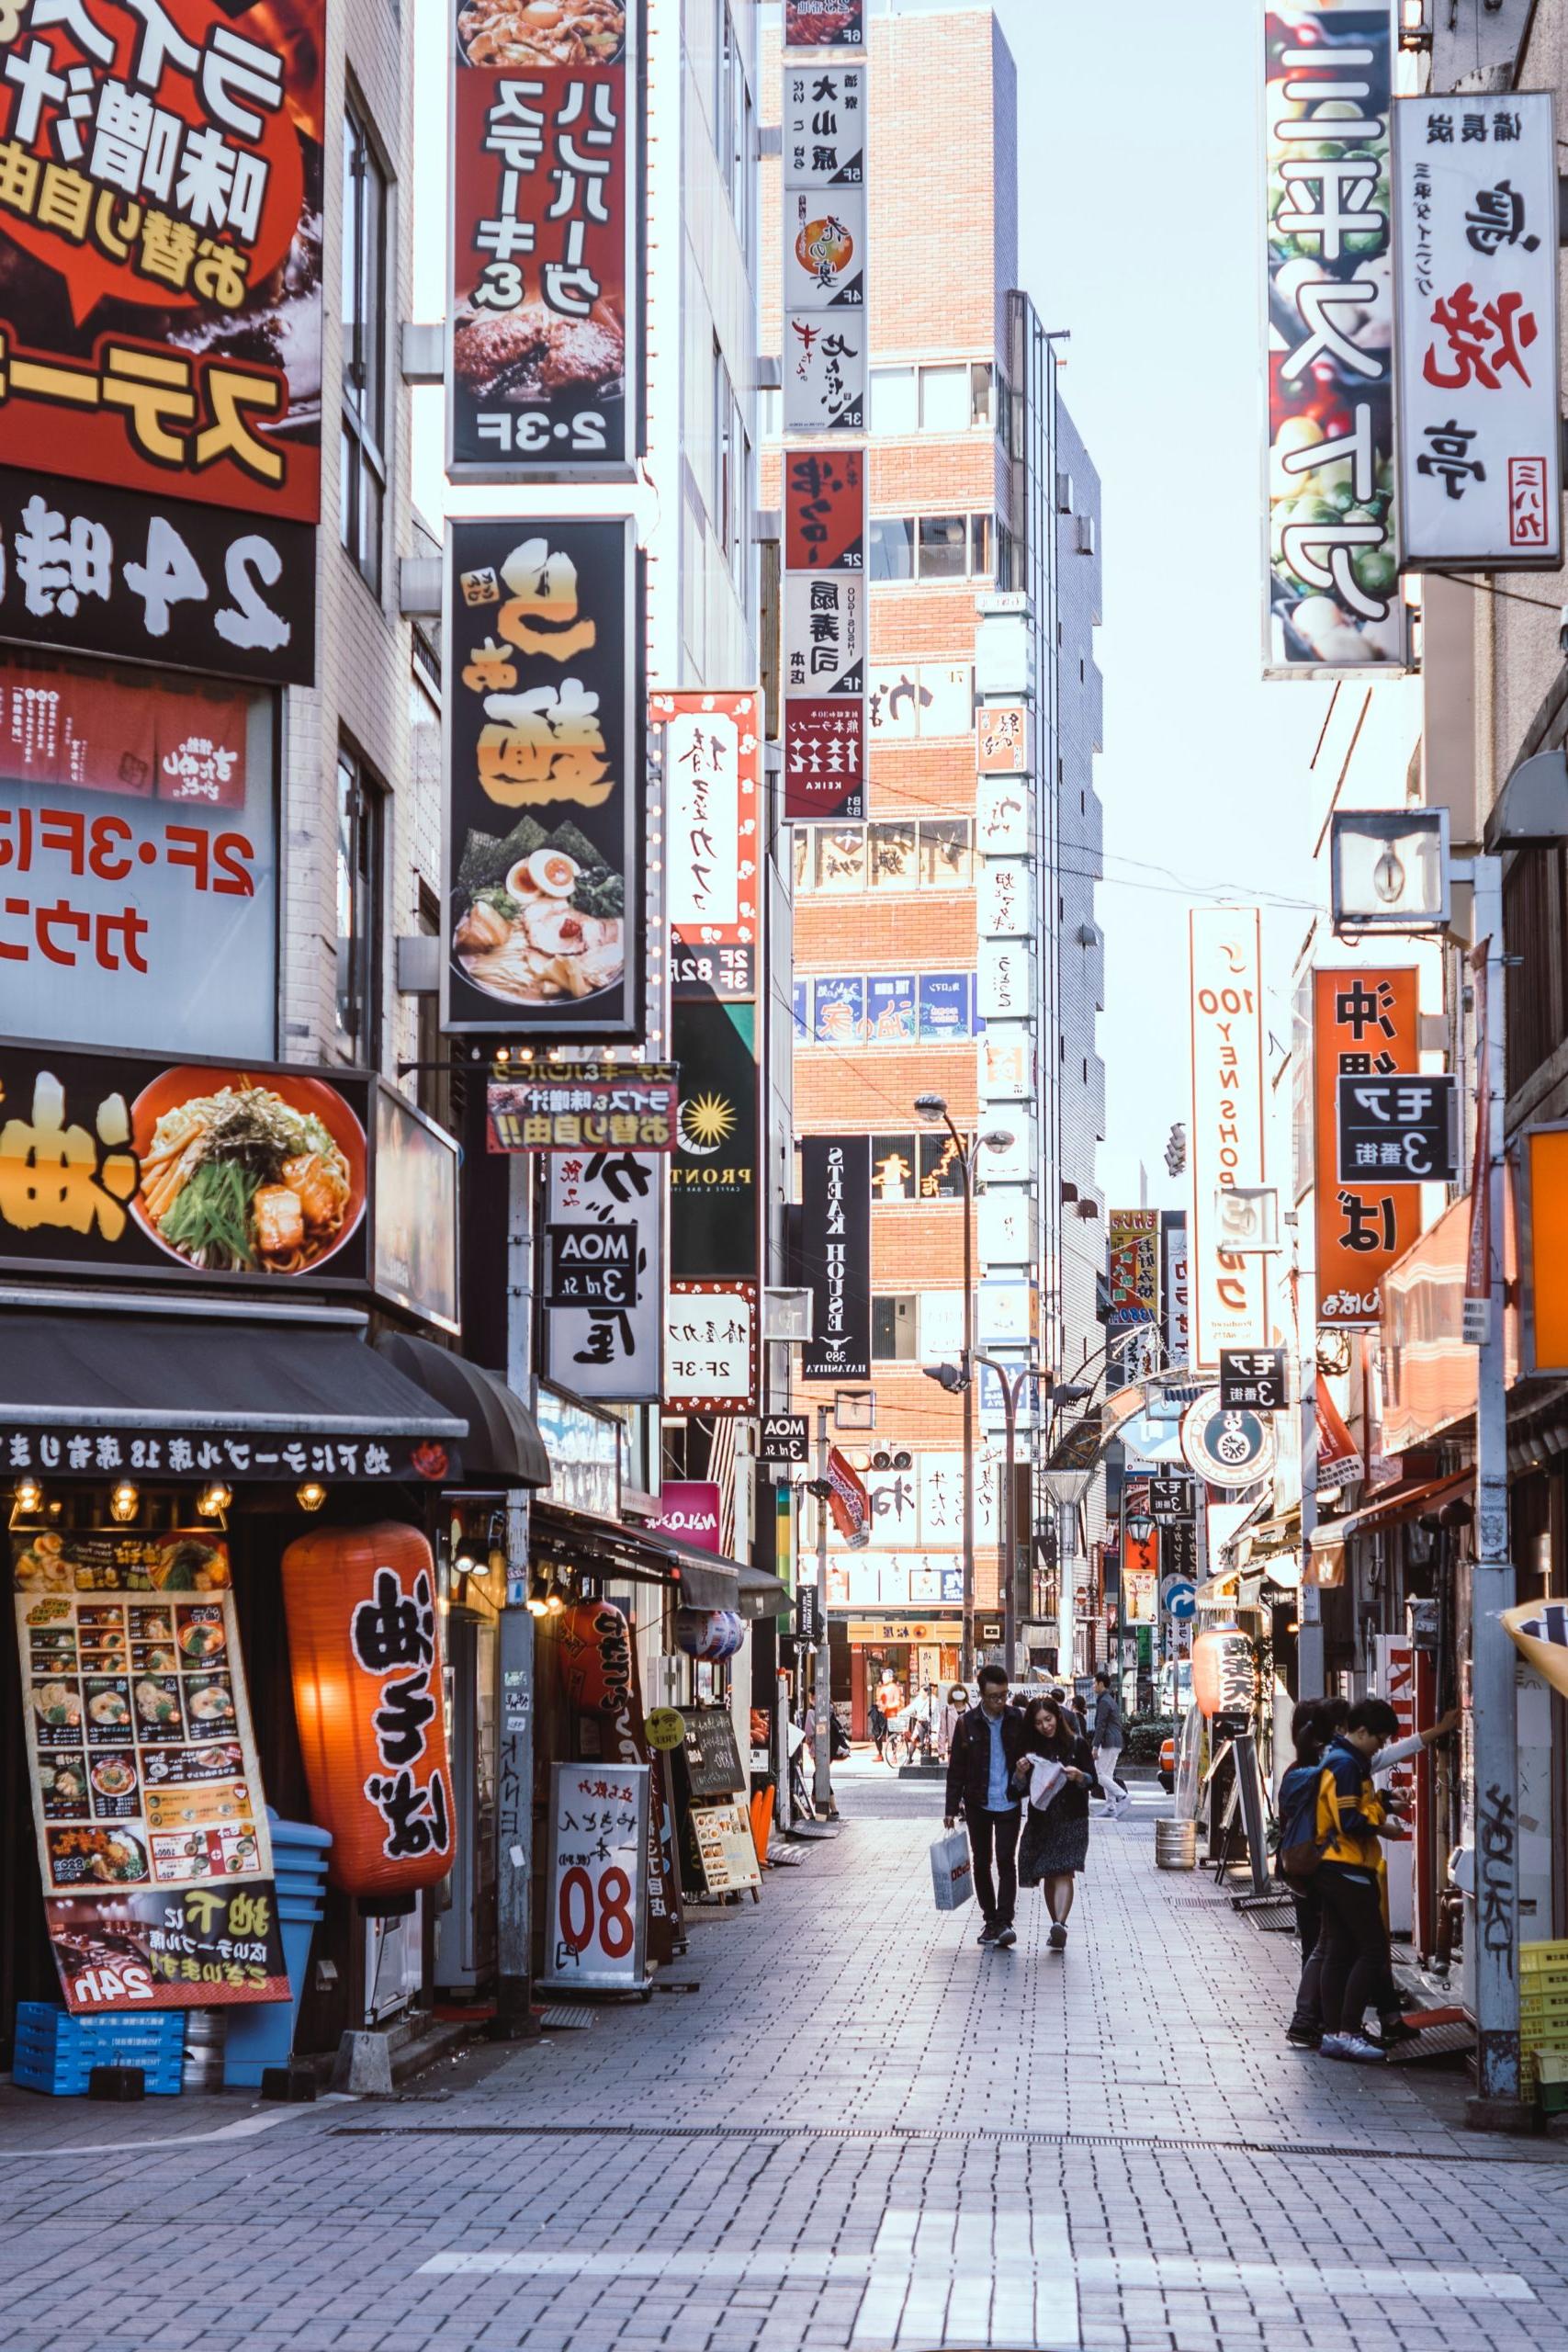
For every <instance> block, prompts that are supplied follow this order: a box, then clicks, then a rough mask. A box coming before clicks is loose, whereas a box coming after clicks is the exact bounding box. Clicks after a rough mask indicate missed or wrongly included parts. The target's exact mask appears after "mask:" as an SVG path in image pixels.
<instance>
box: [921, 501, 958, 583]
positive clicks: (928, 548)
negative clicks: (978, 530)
mask: <svg viewBox="0 0 1568 2352" xmlns="http://www.w3.org/2000/svg"><path fill="white" fill-rule="evenodd" d="M968 538H969V526H968V523H967V521H966V520H965V518H964V516H963V515H920V517H919V568H920V578H921V579H922V580H962V579H963V578H964V574H965V573H966V572H967V571H968V569H969V557H968Z"/></svg>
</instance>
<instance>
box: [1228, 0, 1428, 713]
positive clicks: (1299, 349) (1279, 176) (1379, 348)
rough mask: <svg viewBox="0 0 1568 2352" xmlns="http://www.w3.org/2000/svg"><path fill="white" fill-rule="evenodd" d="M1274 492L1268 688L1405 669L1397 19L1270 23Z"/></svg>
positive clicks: (1373, 16)
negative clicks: (1394, 122)
mask: <svg viewBox="0 0 1568 2352" xmlns="http://www.w3.org/2000/svg"><path fill="white" fill-rule="evenodd" d="M1264 44H1265V66H1264V71H1265V77H1266V82H1267V90H1266V105H1265V118H1266V120H1265V136H1266V142H1267V153H1268V175H1267V181H1266V186H1267V191H1268V193H1267V199H1266V201H1267V212H1268V220H1267V232H1266V233H1267V248H1268V367H1269V487H1268V497H1267V508H1268V527H1269V545H1268V608H1267V615H1266V628H1265V639H1264V663H1265V673H1266V674H1267V675H1268V676H1269V677H1276V678H1302V677H1308V678H1310V677H1321V676H1325V675H1333V674H1335V673H1339V672H1344V671H1350V672H1357V673H1359V672H1361V671H1364V670H1365V669H1366V668H1367V667H1368V666H1369V665H1381V666H1382V667H1384V668H1389V667H1398V666H1400V665H1403V664H1404V662H1406V661H1407V659H1408V642H1407V628H1406V621H1405V613H1404V605H1403V603H1402V601H1401V599H1400V595H1399V582H1398V576H1397V564H1396V559H1395V554H1394V517H1393V505H1394V479H1393V471H1394V454H1393V283H1392V276H1391V271H1390V266H1389V244H1390V227H1391V224H1390V219H1389V168H1390V156H1389V146H1390V141H1389V111H1390V107H1391V104H1392V99H1391V94H1390V76H1391V72H1392V49H1393V23H1392V12H1391V11H1390V10H1389V9H1388V8H1387V7H1386V6H1384V7H1379V8H1346V7H1342V6H1336V5H1335V0H1298V5H1296V6H1292V7H1288V8H1279V9H1274V8H1270V9H1268V10H1266V11H1265V14H1264Z"/></svg>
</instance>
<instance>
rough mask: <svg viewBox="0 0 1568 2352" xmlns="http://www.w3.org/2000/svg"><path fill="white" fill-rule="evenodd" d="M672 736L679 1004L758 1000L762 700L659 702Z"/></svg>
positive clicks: (667, 896) (669, 765) (674, 960)
mask: <svg viewBox="0 0 1568 2352" xmlns="http://www.w3.org/2000/svg"><path fill="white" fill-rule="evenodd" d="M649 720H650V722H651V724H652V725H654V726H656V727H662V728H663V729H664V832H665V841H666V845H667V846H666V856H665V865H666V869H667V871H666V875H665V893H664V918H665V921H666V922H668V924H669V926H670V978H671V993H672V994H673V995H674V996H676V997H678V998H679V997H712V996H717V997H733V998H740V999H749V998H751V997H754V996H755V995H756V993H757V957H758V949H759V944H760V942H761V935H762V933H761V914H760V911H759V910H760V908H761V865H762V861H761V852H760V848H759V840H760V834H759V809H760V807H761V790H762V697H761V695H760V694H708V693H697V692H694V693H690V694H656V695H653V696H652V697H651V699H650V701H649Z"/></svg>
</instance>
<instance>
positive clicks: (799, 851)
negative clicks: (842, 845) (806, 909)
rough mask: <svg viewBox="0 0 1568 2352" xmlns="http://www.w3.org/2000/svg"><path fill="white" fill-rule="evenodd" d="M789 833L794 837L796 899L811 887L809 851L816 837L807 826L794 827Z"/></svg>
mask: <svg viewBox="0 0 1568 2352" xmlns="http://www.w3.org/2000/svg"><path fill="white" fill-rule="evenodd" d="M791 831H793V832H794V835H795V897H796V898H797V899H798V898H799V896H800V894H801V892H802V891H803V890H809V889H810V888H811V887H812V875H811V849H812V843H813V842H814V840H815V838H816V837H815V835H814V833H813V831H812V829H811V827H810V826H809V825H795V826H793V827H792V828H791Z"/></svg>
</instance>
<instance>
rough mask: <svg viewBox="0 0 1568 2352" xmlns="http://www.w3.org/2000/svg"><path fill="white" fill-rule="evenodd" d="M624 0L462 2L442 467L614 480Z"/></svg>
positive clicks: (485, 477) (621, 409) (628, 160)
mask: <svg viewBox="0 0 1568 2352" xmlns="http://www.w3.org/2000/svg"><path fill="white" fill-rule="evenodd" d="M640 15H641V0H551V5H550V6H547V7H540V6H537V5H534V4H533V0H461V5H459V6H458V8H457V39H456V50H455V56H454V63H453V71H452V111H451V122H452V146H451V153H452V197H451V201H452V230H451V239H450V252H451V256H452V284H451V289H450V293H449V296H448V306H447V316H448V318H449V320H450V322H451V325H450V329H449V334H448V348H447V384H446V413H447V418H448V426H447V430H448V435H449V447H448V449H447V466H446V470H447V472H448V473H449V474H450V475H451V476H452V477H453V478H454V480H457V481H464V480H466V481H523V480H526V479H528V478H530V477H532V478H534V479H536V480H542V481H593V480H600V481H604V480H618V481H624V480H625V479H626V477H627V476H628V475H629V474H630V473H631V472H632V471H633V469H634V465H635V461H636V458H637V453H638V451H639V450H640V448H641V447H642V377H641V348H642V297H641V288H642V282H643V261H642V241H641V220H640V215H639V209H638V206H637V193H636V191H637V169H638V157H639V154H640V139H639V136H638V130H639V125H638V107H639V100H638V85H639V79H640V75H639V64H638V50H639V35H640V22H639V19H640Z"/></svg>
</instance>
